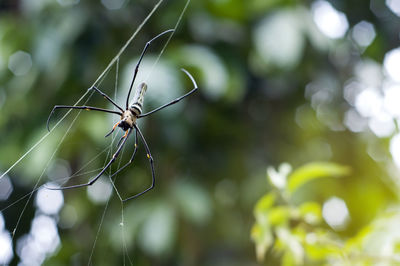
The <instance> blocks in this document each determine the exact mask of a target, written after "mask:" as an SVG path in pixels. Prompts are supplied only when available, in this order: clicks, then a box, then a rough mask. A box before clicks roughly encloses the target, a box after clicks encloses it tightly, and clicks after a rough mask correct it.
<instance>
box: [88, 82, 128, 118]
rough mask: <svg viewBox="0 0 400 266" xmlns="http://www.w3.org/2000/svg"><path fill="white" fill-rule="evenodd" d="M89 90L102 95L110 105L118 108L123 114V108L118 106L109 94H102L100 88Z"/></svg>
mask: <svg viewBox="0 0 400 266" xmlns="http://www.w3.org/2000/svg"><path fill="white" fill-rule="evenodd" d="M89 90H95V91H97V92H98V93H100V94H101V96H103V97H104V99H106V100H108V101H109V102H110V103H112V104H113V105H114V106H115V107H117V108H118V109H119V110H121V112H124V109H122V107H120V106H119V105H118V104H116V103H115V102H114V101H113V100H112V99H111V98H110V97H109V96H108V95H107V94H105V93H104V92H102V91H101V90H99V89H98V88H96V87H95V86H93V87H91V88H90V89H89Z"/></svg>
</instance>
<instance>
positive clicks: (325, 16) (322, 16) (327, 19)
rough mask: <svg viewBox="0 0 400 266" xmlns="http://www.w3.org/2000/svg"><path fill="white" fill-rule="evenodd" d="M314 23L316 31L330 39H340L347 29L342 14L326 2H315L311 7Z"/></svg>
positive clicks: (346, 23)
mask: <svg viewBox="0 0 400 266" xmlns="http://www.w3.org/2000/svg"><path fill="white" fill-rule="evenodd" d="M311 9H312V13H313V18H314V22H315V24H316V25H317V27H318V29H319V30H320V31H321V32H322V33H323V34H325V35H326V36H328V37H329V38H332V39H338V38H342V37H343V36H344V35H345V34H346V32H347V30H348V28H349V23H348V21H347V17H346V15H345V14H344V13H342V12H340V11H337V10H336V9H335V8H334V7H333V6H332V5H331V4H330V3H329V2H327V1H322V0H320V1H316V2H314V3H313V4H312V6H311Z"/></svg>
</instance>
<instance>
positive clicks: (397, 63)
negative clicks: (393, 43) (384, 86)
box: [383, 48, 400, 82]
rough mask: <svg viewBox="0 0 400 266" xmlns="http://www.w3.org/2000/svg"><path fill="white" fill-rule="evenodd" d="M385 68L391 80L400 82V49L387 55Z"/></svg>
mask: <svg viewBox="0 0 400 266" xmlns="http://www.w3.org/2000/svg"><path fill="white" fill-rule="evenodd" d="M383 66H384V68H385V70H386V72H387V74H388V75H389V77H390V78H391V79H393V80H394V81H396V82H400V48H396V49H393V50H391V51H389V52H387V53H386V55H385V58H384V59H383Z"/></svg>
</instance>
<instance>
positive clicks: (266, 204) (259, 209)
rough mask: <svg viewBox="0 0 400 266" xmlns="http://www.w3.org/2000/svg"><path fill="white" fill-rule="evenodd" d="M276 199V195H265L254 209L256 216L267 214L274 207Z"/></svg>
mask: <svg viewBox="0 0 400 266" xmlns="http://www.w3.org/2000/svg"><path fill="white" fill-rule="evenodd" d="M275 198H276V196H275V194H274V193H268V194H265V195H264V196H263V197H262V198H261V199H259V200H258V201H257V204H256V206H255V208H254V214H255V216H257V215H259V214H265V213H266V212H268V210H269V209H270V208H271V207H272V205H274V203H275Z"/></svg>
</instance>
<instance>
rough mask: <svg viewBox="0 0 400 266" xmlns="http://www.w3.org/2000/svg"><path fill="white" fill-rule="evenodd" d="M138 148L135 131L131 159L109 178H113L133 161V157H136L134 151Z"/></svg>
mask: <svg viewBox="0 0 400 266" xmlns="http://www.w3.org/2000/svg"><path fill="white" fill-rule="evenodd" d="M137 148H138V135H137V131H135V149H134V150H133V153H132V157H131V159H130V160H129V161H128V162H127V163H126V164H125V165H124V166H122V167H121V168H120V169H118V170H117V171H116V172H115V173H113V174H112V175H111V176H110V178H112V177H114V176H115V175H117V174H118V173H119V172H121V171H122V170H124V169H125V168H126V167H127V166H128V165H130V164H131V163H132V162H133V159H135V155H136V151H137Z"/></svg>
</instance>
